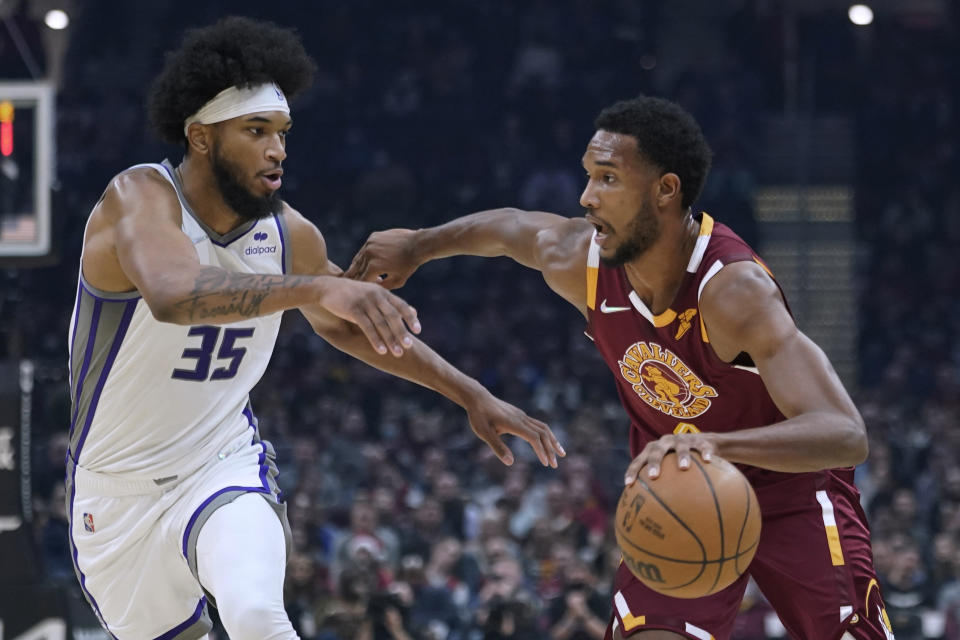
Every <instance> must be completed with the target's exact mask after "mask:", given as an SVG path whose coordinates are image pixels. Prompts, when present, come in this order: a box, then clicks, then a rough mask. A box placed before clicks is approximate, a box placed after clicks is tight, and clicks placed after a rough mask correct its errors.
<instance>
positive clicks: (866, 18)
mask: <svg viewBox="0 0 960 640" xmlns="http://www.w3.org/2000/svg"><path fill="white" fill-rule="evenodd" d="M847 17H849V18H850V22H852V23H853V24H855V25H857V26H861V27H864V26H866V25H868V24H870V23H872V22H873V9H871V8H870V7H869V6H868V5H865V4H854V5H850V8H849V9H848V10H847Z"/></svg>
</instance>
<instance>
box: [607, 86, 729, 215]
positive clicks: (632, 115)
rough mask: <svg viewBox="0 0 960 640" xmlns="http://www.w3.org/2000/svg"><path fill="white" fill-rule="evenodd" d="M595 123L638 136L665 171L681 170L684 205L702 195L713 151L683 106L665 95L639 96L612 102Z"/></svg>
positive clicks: (641, 146)
mask: <svg viewBox="0 0 960 640" xmlns="http://www.w3.org/2000/svg"><path fill="white" fill-rule="evenodd" d="M594 125H595V126H596V128H597V129H600V130H603V131H609V132H611V133H620V134H623V135H628V136H632V137H634V138H636V140H637V149H638V150H639V152H640V155H641V156H642V157H643V158H644V159H646V160H647V161H649V162H651V163H652V164H653V165H654V166H657V167H659V168H660V169H661V170H662V171H664V172H670V173H675V174H677V176H679V177H680V191H681V193H682V194H683V197H682V199H681V206H682V207H683V208H684V209H688V208H690V207H691V206H692V205H693V203H694V202H695V201H696V200H697V198H698V197H700V191H701V190H702V189H703V183H704V182H705V181H706V179H707V173H709V172H710V162H711V159H712V157H713V153H712V152H711V151H710V146H709V145H708V144H707V140H706V138H704V137H703V132H702V131H700V125H698V124H697V121H696V120H694V118H693V116H691V115H690V114H689V113H687V112H686V111H685V110H684V109H683V107H681V106H680V105H678V104H676V103H675V102H670V101H669V100H664V99H663V98H654V97H650V96H638V97H636V98H633V99H632V100H621V101H619V102H616V103H614V104H612V105H610V106H609V107H607V108H606V109H604V110H603V111H601V112H600V115H598V116H597V119H596V120H595V121H594Z"/></svg>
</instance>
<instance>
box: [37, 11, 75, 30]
mask: <svg viewBox="0 0 960 640" xmlns="http://www.w3.org/2000/svg"><path fill="white" fill-rule="evenodd" d="M43 23H44V24H45V25H47V26H48V27H50V28H51V29H53V30H54V31H60V30H61V29H66V28H67V25H69V24H70V16H68V15H67V12H66V11H64V10H63V9H51V10H50V11H47V13H46V15H44V16H43Z"/></svg>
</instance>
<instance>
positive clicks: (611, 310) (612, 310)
mask: <svg viewBox="0 0 960 640" xmlns="http://www.w3.org/2000/svg"><path fill="white" fill-rule="evenodd" d="M600 311H602V312H604V313H616V312H618V311H630V307H608V306H607V299H606V298H604V299H603V302H601V303H600Z"/></svg>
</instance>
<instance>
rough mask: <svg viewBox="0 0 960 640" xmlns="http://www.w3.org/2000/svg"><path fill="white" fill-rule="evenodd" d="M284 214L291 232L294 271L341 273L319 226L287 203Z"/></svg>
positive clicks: (300, 272)
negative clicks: (328, 252) (329, 252)
mask: <svg viewBox="0 0 960 640" xmlns="http://www.w3.org/2000/svg"><path fill="white" fill-rule="evenodd" d="M283 216H284V219H285V221H286V223H287V230H288V231H289V232H290V244H291V251H292V252H293V256H292V258H293V273H295V274H309V275H339V274H340V273H341V270H340V268H339V267H337V266H336V265H335V264H333V263H332V262H330V260H329V258H328V257H327V243H326V241H325V240H324V239H323V234H321V233H320V230H319V229H318V228H317V226H316V225H315V224H313V223H312V222H310V221H309V220H307V219H306V218H305V217H304V216H303V215H302V214H301V213H300V212H299V211H297V210H296V209H294V208H293V207H291V206H289V205H288V204H286V203H284V205H283Z"/></svg>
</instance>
